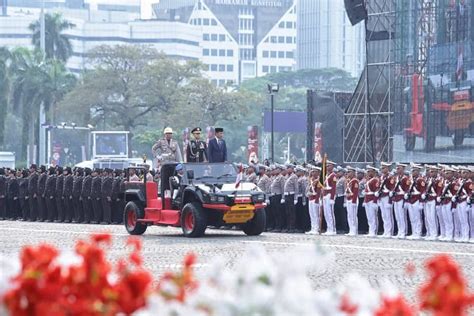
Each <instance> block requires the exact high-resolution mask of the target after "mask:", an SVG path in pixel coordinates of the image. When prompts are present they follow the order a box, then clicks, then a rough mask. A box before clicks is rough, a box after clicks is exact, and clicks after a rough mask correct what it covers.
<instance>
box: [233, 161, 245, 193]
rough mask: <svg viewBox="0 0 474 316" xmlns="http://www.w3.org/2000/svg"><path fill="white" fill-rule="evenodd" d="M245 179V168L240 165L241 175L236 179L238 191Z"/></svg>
mask: <svg viewBox="0 0 474 316" xmlns="http://www.w3.org/2000/svg"><path fill="white" fill-rule="evenodd" d="M243 177H244V166H243V165H242V164H240V166H239V173H238V174H237V178H236V179H235V188H236V189H237V188H238V187H239V186H240V182H242V179H243Z"/></svg>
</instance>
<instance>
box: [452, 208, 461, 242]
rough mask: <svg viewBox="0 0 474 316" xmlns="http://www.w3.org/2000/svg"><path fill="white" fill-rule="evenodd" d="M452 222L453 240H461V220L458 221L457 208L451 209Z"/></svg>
mask: <svg viewBox="0 0 474 316" xmlns="http://www.w3.org/2000/svg"><path fill="white" fill-rule="evenodd" d="M451 208H452V209H451V210H452V212H453V220H454V239H459V238H461V220H460V219H459V213H458V206H457V205H456V207H452V205H451Z"/></svg>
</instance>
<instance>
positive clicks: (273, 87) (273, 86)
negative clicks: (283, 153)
mask: <svg viewBox="0 0 474 316" xmlns="http://www.w3.org/2000/svg"><path fill="white" fill-rule="evenodd" d="M267 87H268V93H269V94H270V111H271V119H270V129H271V139H270V148H271V149H270V155H271V156H270V157H271V160H272V163H274V162H275V146H274V117H273V113H274V102H275V100H274V98H275V94H276V93H278V91H279V90H280V85H279V84H278V83H269V84H268V85H267Z"/></svg>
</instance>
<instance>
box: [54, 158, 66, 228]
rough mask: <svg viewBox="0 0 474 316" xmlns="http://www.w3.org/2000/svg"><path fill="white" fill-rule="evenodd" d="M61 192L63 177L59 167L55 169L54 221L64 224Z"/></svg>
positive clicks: (61, 169)
mask: <svg viewBox="0 0 474 316" xmlns="http://www.w3.org/2000/svg"><path fill="white" fill-rule="evenodd" d="M63 190H64V175H63V168H62V167H60V166H57V167H56V213H57V214H58V215H57V216H56V219H55V220H54V221H57V222H64V218H65V215H64V212H65V208H64V199H63Z"/></svg>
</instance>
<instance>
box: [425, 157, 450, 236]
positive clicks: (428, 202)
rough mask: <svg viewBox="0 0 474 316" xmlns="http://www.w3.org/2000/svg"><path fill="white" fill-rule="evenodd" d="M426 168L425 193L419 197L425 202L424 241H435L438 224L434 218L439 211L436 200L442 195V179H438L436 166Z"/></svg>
mask: <svg viewBox="0 0 474 316" xmlns="http://www.w3.org/2000/svg"><path fill="white" fill-rule="evenodd" d="M426 168H427V179H426V192H425V193H424V194H422V195H421V199H422V200H423V201H425V226H426V237H425V240H436V239H437V238H438V222H437V220H436V216H437V213H438V212H439V210H440V207H439V205H438V202H437V201H436V200H437V198H438V197H439V196H440V195H441V193H442V192H441V191H442V190H443V183H442V179H441V178H439V177H438V168H437V167H436V166H426ZM443 231H444V227H443Z"/></svg>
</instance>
